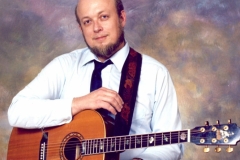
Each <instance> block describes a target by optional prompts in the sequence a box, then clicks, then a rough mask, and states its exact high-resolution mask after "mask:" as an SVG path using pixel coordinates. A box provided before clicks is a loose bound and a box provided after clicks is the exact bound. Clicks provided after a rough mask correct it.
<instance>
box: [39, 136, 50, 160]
mask: <svg viewBox="0 0 240 160" xmlns="http://www.w3.org/2000/svg"><path fill="white" fill-rule="evenodd" d="M47 144H48V132H43V135H42V139H41V141H40V146H39V160H46V155H47Z"/></svg>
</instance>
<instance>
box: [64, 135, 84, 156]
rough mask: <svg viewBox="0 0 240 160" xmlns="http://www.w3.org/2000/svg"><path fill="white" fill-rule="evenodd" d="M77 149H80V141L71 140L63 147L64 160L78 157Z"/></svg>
mask: <svg viewBox="0 0 240 160" xmlns="http://www.w3.org/2000/svg"><path fill="white" fill-rule="evenodd" d="M79 149H80V141H79V140H78V139H77V138H71V139H70V140H69V141H68V142H67V143H66V145H65V147H64V155H65V157H66V159H67V160H75V159H76V157H79V156H80V155H79V154H80V153H79V151H80V150H79ZM78 153H79V154H78ZM76 154H78V155H76Z"/></svg>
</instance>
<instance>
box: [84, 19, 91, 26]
mask: <svg viewBox="0 0 240 160" xmlns="http://www.w3.org/2000/svg"><path fill="white" fill-rule="evenodd" d="M90 23H91V21H90V20H89V19H88V20H84V21H83V24H84V25H85V26H86V25H89V24H90Z"/></svg>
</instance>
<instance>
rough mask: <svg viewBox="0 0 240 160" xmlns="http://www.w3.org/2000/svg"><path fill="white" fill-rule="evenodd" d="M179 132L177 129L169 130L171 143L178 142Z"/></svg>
mask: <svg viewBox="0 0 240 160" xmlns="http://www.w3.org/2000/svg"><path fill="white" fill-rule="evenodd" d="M179 133H180V132H178V131H176V132H171V144H175V143H179Z"/></svg>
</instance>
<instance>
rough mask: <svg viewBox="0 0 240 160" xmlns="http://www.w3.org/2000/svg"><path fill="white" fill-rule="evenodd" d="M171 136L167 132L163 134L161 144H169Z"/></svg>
mask: <svg viewBox="0 0 240 160" xmlns="http://www.w3.org/2000/svg"><path fill="white" fill-rule="evenodd" d="M170 136H171V135H170V133H169V132H165V133H163V144H171V143H170V142H171V141H170V139H171V137H170Z"/></svg>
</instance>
